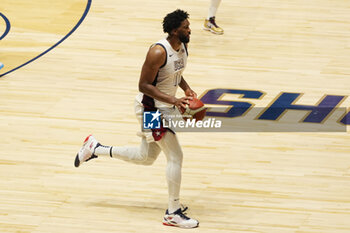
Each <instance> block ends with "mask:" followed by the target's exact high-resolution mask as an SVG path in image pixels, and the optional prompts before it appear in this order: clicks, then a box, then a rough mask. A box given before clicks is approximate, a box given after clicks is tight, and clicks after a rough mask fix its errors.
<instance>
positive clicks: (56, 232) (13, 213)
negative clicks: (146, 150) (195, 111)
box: [0, 0, 350, 233]
mask: <svg viewBox="0 0 350 233" xmlns="http://www.w3.org/2000/svg"><path fill="white" fill-rule="evenodd" d="M90 3H91V5H90ZM208 7H209V0H194V1H183V0H175V1H160V0H154V1H147V2H145V1H141V0H130V1H119V0H93V1H88V0H85V1H84V0H70V1H67V0H62V1H53V0H49V1H43V0H33V1H25V0H18V1H11V0H1V3H0V13H1V14H2V15H4V16H5V17H6V18H7V19H8V22H10V28H9V27H8V26H7V24H6V20H5V19H4V17H0V37H1V36H2V35H3V33H4V32H5V31H6V29H7V28H9V32H8V34H7V35H6V36H5V37H4V38H3V39H2V40H0V62H2V63H3V64H4V65H5V66H4V68H3V69H1V70H0V76H1V75H2V76H1V77H0V232H2V233H5V232H6V233H8V232H10V233H62V232H69V233H107V232H108V233H110V232H143V233H144V232H146V233H147V232H150V233H151V232H152V233H154V232H180V231H181V232H182V231H184V230H183V229H179V228H171V227H166V226H163V225H162V224H161V221H162V218H163V215H164V211H165V209H166V208H167V201H168V195H167V185H166V179H165V165H166V159H165V156H164V155H163V154H161V155H160V156H159V158H158V160H157V161H156V162H155V164H154V165H152V166H137V165H134V164H130V163H126V162H124V161H121V160H117V159H110V158H98V159H96V160H92V161H90V162H88V163H86V164H83V165H82V166H81V167H79V168H75V167H74V166H73V162H74V157H75V155H76V153H77V151H78V150H79V148H80V146H81V144H82V142H83V140H84V139H85V137H86V136H87V135H89V134H90V133H92V134H94V136H95V137H96V138H97V139H98V140H99V141H101V143H103V144H106V145H116V146H118V145H120V146H122V145H130V146H138V145H139V142H140V138H139V137H138V136H136V132H137V131H139V130H140V126H139V124H138V122H137V120H136V118H135V116H134V109H133V102H134V97H135V95H136V94H137V93H138V88H137V84H138V79H139V75H140V70H141V66H142V64H143V61H144V59H145V55H146V53H147V51H148V48H149V47H150V45H151V44H152V43H154V42H156V41H158V40H159V39H161V38H163V37H164V36H165V35H164V34H163V33H162V25H161V22H162V19H163V17H164V16H165V15H166V14H167V13H169V12H171V11H173V10H175V9H177V8H181V9H183V10H186V11H188V13H189V14H190V23H191V25H190V27H191V29H192V35H191V41H190V44H189V58H188V63H187V68H186V70H185V73H184V77H185V78H186V81H187V82H188V83H189V84H190V86H191V87H192V89H194V90H195V91H196V92H197V93H198V95H199V96H201V97H203V96H205V94H206V93H208V92H209V91H210V90H214V89H215V90H220V89H225V90H235V91H236V92H233V91H231V92H230V91H225V92H224V93H222V95H220V96H219V98H218V99H215V98H214V101H215V100H216V101H217V100H221V101H228V102H230V101H231V102H232V101H236V102H249V103H250V104H251V106H252V108H251V109H250V110H249V111H246V112H245V113H244V114H243V116H241V117H236V118H225V120H228V121H230V122H232V123H231V126H232V130H231V131H230V132H196V133H195V132H183V133H178V137H179V140H180V142H181V145H182V146H183V152H184V163H183V169H182V172H183V174H182V188H181V202H182V203H183V204H185V205H187V206H189V210H188V211H187V212H188V215H189V216H190V217H193V218H196V219H198V220H199V221H200V226H199V228H197V229H192V230H189V231H191V232H201V233H202V232H206V233H207V232H208V233H213V232H218V233H219V232H220V233H226V232H235V233H258V232H259V233H348V232H350V223H349V221H348V219H349V218H350V153H349V152H350V146H349V145H350V143H349V142H350V136H349V133H348V132H347V127H346V126H347V125H346V124H350V121H349V120H347V118H346V117H345V115H346V114H347V108H348V106H350V100H349V98H348V96H349V95H350V90H349V86H350V68H349V67H350V34H349V27H350V26H349V25H350V3H349V2H348V1H345V0H338V1H331V0H310V1H301V0H292V1H282V0H262V1H253V0H245V1H240V0H230V1H228V0H223V1H222V2H221V5H220V8H219V10H218V13H217V19H216V20H217V23H218V24H219V25H220V26H221V27H222V28H223V29H224V30H225V33H224V35H220V36H218V35H214V34H211V33H209V32H207V31H204V30H203V29H202V28H203V22H204V19H205V17H206V16H207V11H208ZM82 19H83V21H82V22H81V24H80V20H82ZM68 35H69V36H68ZM64 38H65V39H64ZM62 39H64V40H62ZM55 45H57V46H55ZM45 51H47V53H45ZM41 55H42V56H41ZM36 57H38V59H35V58H36ZM32 59H34V60H33V61H32V62H30V63H28V64H27V65H25V66H23V67H21V66H22V65H23V64H26V63H27V62H28V61H30V60H32ZM17 67H21V68H18V69H16V68H17ZM14 69H16V70H14ZM4 74H5V75H4ZM237 91H238V92H249V93H255V94H256V93H261V95H260V96H255V97H254V98H244V96H242V94H239V93H237ZM293 93H294V94H299V95H298V96H295V97H296V100H295V101H294V102H292V103H291V104H292V105H293V104H294V105H298V106H304V107H305V106H309V107H310V106H316V105H318V104H321V103H328V104H333V105H332V106H334V107H337V108H338V107H339V109H337V110H335V111H333V112H331V113H330V114H328V115H327V116H325V118H324V121H323V122H322V123H307V122H303V121H305V120H307V119H308V118H307V114H310V112H311V113H312V114H315V115H312V114H311V115H310V118H312V119H316V118H315V117H316V116H319V114H320V112H317V111H316V110H315V111H311V110H307V111H306V110H302V111H300V110H287V111H286V112H284V115H281V116H280V117H279V118H278V119H276V120H262V119H259V117H260V118H261V117H262V116H264V115H263V112H262V111H263V110H264V109H265V108H266V107H268V106H273V103H275V102H276V101H279V100H280V99H281V98H282V97H283V96H287V97H288V98H289V100H290V98H292V97H291V96H292V95H289V94H293ZM178 95H179V96H182V93H181V92H180V91H179V92H178ZM329 96H331V97H329ZM327 98H332V99H327ZM322 101H324V102H322ZM231 105H232V104H228V105H227V103H226V105H224V106H225V107H227V108H228V109H230V107H231ZM233 105H234V104H233ZM208 106H211V107H212V106H217V105H213V104H211V105H209V104H208ZM265 110H266V109H265ZM338 110H339V111H338ZM217 119H220V117H217ZM223 119H224V118H223ZM231 120H232V121H231ZM287 120H288V121H291V122H294V123H295V124H294V125H295V126H296V129H299V130H300V129H306V130H304V131H306V132H294V131H293V130H290V129H288V130H285V129H284V128H283V127H282V126H283V125H284V124H285V123H286V121H287ZM280 126H281V128H280ZM323 126H325V127H326V129H327V130H322V129H324V128H323ZM270 127H273V128H274V129H277V130H271V128H270ZM315 127H316V128H317V127H319V128H318V129H321V130H320V131H322V132H317V131H318V130H313V129H314V128H315ZM327 127H328V128H327ZM334 127H335V128H337V129H338V128H340V130H333V129H334ZM255 128H256V129H257V130H254V129H255ZM248 129H249V130H248ZM252 129H253V130H252ZM278 129H281V130H280V131H278ZM247 131H249V132H247ZM296 131H297V130H296ZM301 131H302V130H301ZM334 131H337V132H334Z"/></svg>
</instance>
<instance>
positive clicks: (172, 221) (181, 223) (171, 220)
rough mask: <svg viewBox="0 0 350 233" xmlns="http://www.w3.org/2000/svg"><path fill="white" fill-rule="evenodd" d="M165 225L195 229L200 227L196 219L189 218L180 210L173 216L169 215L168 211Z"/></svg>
mask: <svg viewBox="0 0 350 233" xmlns="http://www.w3.org/2000/svg"><path fill="white" fill-rule="evenodd" d="M163 224H164V225H166V226H173V227H181V228H195V227H198V225H199V222H198V221H197V220H195V219H192V218H189V217H187V216H186V215H185V213H183V212H182V210H181V208H180V209H178V210H176V211H175V212H174V213H172V214H169V212H168V210H166V212H165V216H164V218H163Z"/></svg>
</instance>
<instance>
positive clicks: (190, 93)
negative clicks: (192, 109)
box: [179, 76, 197, 98]
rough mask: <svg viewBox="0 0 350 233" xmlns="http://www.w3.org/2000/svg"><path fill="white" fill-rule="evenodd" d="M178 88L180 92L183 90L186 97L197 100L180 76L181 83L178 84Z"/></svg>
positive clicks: (195, 94) (194, 93)
mask: <svg viewBox="0 0 350 233" xmlns="http://www.w3.org/2000/svg"><path fill="white" fill-rule="evenodd" d="M179 86H180V87H181V89H182V90H184V92H185V95H186V96H192V97H195V98H197V93H196V92H194V91H193V90H192V89H191V88H190V86H189V85H188V83H187V82H186V80H185V79H184V77H183V76H181V82H180V83H179Z"/></svg>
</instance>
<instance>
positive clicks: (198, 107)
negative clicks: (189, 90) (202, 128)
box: [180, 98, 207, 121]
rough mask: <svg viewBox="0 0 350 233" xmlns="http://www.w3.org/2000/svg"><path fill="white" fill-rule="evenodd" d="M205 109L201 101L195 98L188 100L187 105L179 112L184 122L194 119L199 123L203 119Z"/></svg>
mask: <svg viewBox="0 0 350 233" xmlns="http://www.w3.org/2000/svg"><path fill="white" fill-rule="evenodd" d="M206 111H207V109H206V108H205V106H204V104H203V102H202V101H200V100H199V99H197V98H193V99H192V100H189V104H188V105H187V107H186V109H184V108H181V109H180V112H181V114H182V115H183V118H184V120H187V119H189V118H190V119H195V120H196V121H201V120H203V118H204V117H205V113H206Z"/></svg>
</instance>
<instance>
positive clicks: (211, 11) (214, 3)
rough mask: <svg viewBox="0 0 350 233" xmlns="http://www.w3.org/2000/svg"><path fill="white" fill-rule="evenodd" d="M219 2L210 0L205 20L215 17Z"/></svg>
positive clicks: (218, 0) (219, 0)
mask: <svg viewBox="0 0 350 233" xmlns="http://www.w3.org/2000/svg"><path fill="white" fill-rule="evenodd" d="M220 3H221V0H211V1H210V7H209V12H208V17H207V19H210V18H212V17H215V15H216V12H217V10H218V8H219V5H220Z"/></svg>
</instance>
